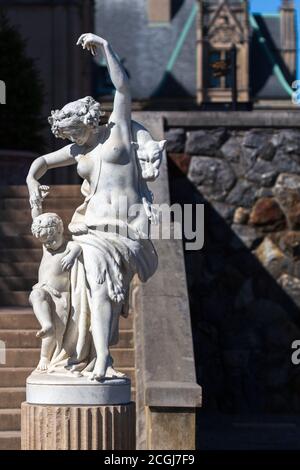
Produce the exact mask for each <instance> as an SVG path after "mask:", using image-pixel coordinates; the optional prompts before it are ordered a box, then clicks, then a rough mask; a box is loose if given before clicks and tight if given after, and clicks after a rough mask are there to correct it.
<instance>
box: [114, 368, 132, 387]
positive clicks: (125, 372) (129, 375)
mask: <svg viewBox="0 0 300 470" xmlns="http://www.w3.org/2000/svg"><path fill="white" fill-rule="evenodd" d="M117 370H119V371H120V372H123V373H124V374H126V375H127V377H129V378H130V380H131V386H132V387H133V388H135V369H134V367H118V369H117Z"/></svg>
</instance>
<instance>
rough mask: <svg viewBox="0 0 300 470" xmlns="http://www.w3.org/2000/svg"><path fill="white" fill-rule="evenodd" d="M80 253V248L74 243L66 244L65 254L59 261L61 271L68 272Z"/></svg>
mask: <svg viewBox="0 0 300 470" xmlns="http://www.w3.org/2000/svg"><path fill="white" fill-rule="evenodd" d="M81 252H82V248H81V246H80V245H78V244H77V243H75V242H69V243H68V245H67V250H66V254H65V256H64V257H63V258H62V260H61V265H62V268H63V271H69V270H70V269H71V268H72V266H73V264H74V263H75V260H76V259H77V258H78V256H80V255H81Z"/></svg>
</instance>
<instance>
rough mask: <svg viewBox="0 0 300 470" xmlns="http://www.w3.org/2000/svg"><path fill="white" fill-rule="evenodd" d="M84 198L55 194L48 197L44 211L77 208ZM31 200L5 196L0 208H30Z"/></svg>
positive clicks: (0, 200) (1, 200)
mask: <svg viewBox="0 0 300 470" xmlns="http://www.w3.org/2000/svg"><path fill="white" fill-rule="evenodd" d="M83 200H84V198H83V197H82V198H71V197H70V198H64V197H58V195H55V197H53V198H49V199H48V198H46V199H45V201H44V204H43V212H56V211H59V210H61V209H73V210H75V209H76V207H78V206H79V205H80V204H82V203H83ZM28 207H29V202H28V199H27V198H26V199H25V198H5V199H0V209H1V210H6V209H19V210H23V209H28Z"/></svg>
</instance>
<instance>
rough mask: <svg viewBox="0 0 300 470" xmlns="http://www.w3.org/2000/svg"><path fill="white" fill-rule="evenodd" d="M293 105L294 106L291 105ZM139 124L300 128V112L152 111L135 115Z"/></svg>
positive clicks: (297, 110)
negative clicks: (149, 122) (140, 122)
mask: <svg viewBox="0 0 300 470" xmlns="http://www.w3.org/2000/svg"><path fill="white" fill-rule="evenodd" d="M291 106H292V104H291ZM135 114H136V115H138V118H136V119H138V120H139V121H144V122H147V120H157V121H158V122H159V120H160V119H163V121H164V122H165V125H166V126H167V127H186V128H191V127H203V128H213V127H228V128H240V129H242V128H244V129H245V128H251V127H273V128H274V127H275V128H283V129H286V128H291V127H293V128H299V127H300V119H299V117H300V111H299V109H295V110H272V111H270V110H266V111H263V110H261V111H259V110H254V111H225V112H222V111H160V112H156V111H151V112H150V111H149V112H140V113H135Z"/></svg>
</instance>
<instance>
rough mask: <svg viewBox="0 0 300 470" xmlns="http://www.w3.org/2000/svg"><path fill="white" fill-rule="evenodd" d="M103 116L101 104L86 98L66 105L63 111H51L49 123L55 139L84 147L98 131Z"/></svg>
mask: <svg viewBox="0 0 300 470" xmlns="http://www.w3.org/2000/svg"><path fill="white" fill-rule="evenodd" d="M103 114H105V113H103V112H102V111H101V107H100V103H98V102H97V101H95V100H94V98H92V97H91V96H86V97H85V98H81V99H79V100H77V101H72V102H71V103H68V104H66V105H65V106H64V107H63V108H62V109H57V110H55V111H51V116H49V118H48V121H49V123H50V124H51V130H52V132H53V134H54V135H55V137H58V138H61V139H69V140H71V142H75V143H76V144H78V145H84V144H85V143H86V142H87V140H88V139H89V137H90V135H91V134H92V133H94V132H96V131H97V128H98V127H99V121H100V118H101V116H103Z"/></svg>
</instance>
